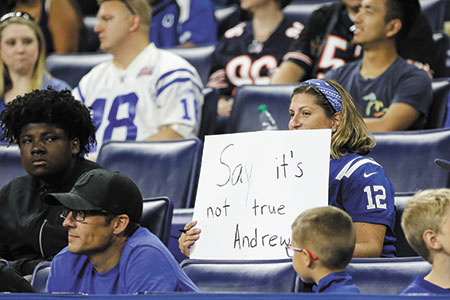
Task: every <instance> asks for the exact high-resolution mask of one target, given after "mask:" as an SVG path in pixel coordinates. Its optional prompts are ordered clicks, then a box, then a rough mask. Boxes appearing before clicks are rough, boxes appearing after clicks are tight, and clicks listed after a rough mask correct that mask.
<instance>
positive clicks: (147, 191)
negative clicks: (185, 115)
mask: <svg viewBox="0 0 450 300" xmlns="http://www.w3.org/2000/svg"><path fill="white" fill-rule="evenodd" d="M202 148H203V143H202V142H201V141H200V140H199V139H185V140H174V141H152V142H149V141H144V142H131V141H125V142H123V141H120V142H119V141H110V142H107V143H105V144H103V146H102V147H101V149H100V152H99V154H98V159H97V162H98V163H99V164H100V165H101V166H103V167H104V168H107V169H109V170H112V171H120V172H122V173H124V174H126V175H127V176H129V177H130V178H131V179H132V180H133V181H134V182H135V183H136V184H137V186H138V187H139V189H140V191H141V193H142V196H143V197H144V198H148V197H158V196H167V197H169V199H170V200H172V201H173V203H174V207H176V208H180V207H190V206H192V205H193V204H194V199H195V192H196V184H197V178H198V173H199V169H200V160H201V153H202Z"/></svg>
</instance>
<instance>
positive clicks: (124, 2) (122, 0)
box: [120, 0, 136, 15]
mask: <svg viewBox="0 0 450 300" xmlns="http://www.w3.org/2000/svg"><path fill="white" fill-rule="evenodd" d="M120 2H122V3H123V4H125V6H126V7H127V8H128V10H129V11H130V13H131V14H132V15H135V14H136V12H135V11H134V9H133V8H132V7H131V5H130V4H129V3H128V2H127V0H120Z"/></svg>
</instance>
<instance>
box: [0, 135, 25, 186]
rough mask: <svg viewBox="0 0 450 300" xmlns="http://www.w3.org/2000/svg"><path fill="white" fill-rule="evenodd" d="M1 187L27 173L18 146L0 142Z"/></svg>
mask: <svg viewBox="0 0 450 300" xmlns="http://www.w3.org/2000/svg"><path fill="white" fill-rule="evenodd" d="M0 174H1V176H0V188H2V187H3V186H4V185H6V184H7V183H8V182H10V181H11V180H13V179H14V178H16V177H20V176H23V175H26V174H27V172H26V171H25V169H24V168H23V167H22V162H21V160H20V152H19V148H18V147H17V146H9V147H8V146H7V145H6V144H4V145H3V144H0Z"/></svg>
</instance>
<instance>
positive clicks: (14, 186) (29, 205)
mask: <svg viewBox="0 0 450 300" xmlns="http://www.w3.org/2000/svg"><path fill="white" fill-rule="evenodd" d="M0 125H1V127H2V129H3V130H4V132H3V135H2V136H1V139H6V140H7V141H8V142H9V143H10V144H12V143H14V144H18V145H19V148H20V158H21V160H22V165H23V168H24V169H25V170H26V171H27V173H28V175H25V176H22V177H19V178H16V179H14V180H12V181H11V182H10V183H8V184H7V185H5V186H3V187H2V189H1V190H0V207H1V210H0V257H1V258H4V259H6V260H7V261H9V263H10V264H12V265H13V266H14V267H15V268H16V269H17V270H18V271H19V272H20V274H22V275H28V274H31V273H32V272H33V270H34V267H35V266H36V265H37V264H38V263H39V262H41V261H43V260H49V259H51V258H52V257H53V256H54V255H55V254H56V253H58V252H59V251H60V250H61V249H62V248H63V247H65V246H66V245H67V232H66V230H65V229H64V228H63V227H62V220H61V218H60V217H59V214H60V212H61V206H60V207H58V206H48V205H47V204H45V203H44V202H43V199H42V198H41V197H42V196H43V195H45V194H46V193H51V192H68V191H69V190H70V189H71V188H72V186H73V184H74V183H75V181H76V180H77V178H78V177H79V176H80V175H81V174H83V173H84V172H86V171H88V170H92V169H95V168H99V166H98V165H97V164H95V163H93V162H91V161H87V160H85V159H84V158H83V155H84V154H85V153H88V152H89V150H90V148H91V146H92V143H95V127H94V124H93V123H92V120H91V116H90V112H89V110H88V109H87V108H86V107H85V106H84V105H82V104H81V102H79V101H77V100H75V99H74V98H73V97H72V95H71V94H70V91H68V90H65V91H60V92H57V91H54V90H34V91H32V92H31V93H28V94H25V95H24V96H19V97H17V98H16V99H15V100H14V101H12V102H11V103H9V104H8V105H7V106H6V108H5V110H4V111H3V112H2V113H1V115H0Z"/></svg>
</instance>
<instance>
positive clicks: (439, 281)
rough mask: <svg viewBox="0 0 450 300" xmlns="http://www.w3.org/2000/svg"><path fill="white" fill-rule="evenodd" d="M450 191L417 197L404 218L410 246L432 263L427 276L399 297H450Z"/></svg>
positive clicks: (420, 194)
mask: <svg viewBox="0 0 450 300" xmlns="http://www.w3.org/2000/svg"><path fill="white" fill-rule="evenodd" d="M449 213H450V189H447V188H445V189H434V190H425V191H422V192H419V193H417V194H416V195H414V197H413V199H412V200H411V201H410V202H409V203H408V204H407V205H406V207H405V209H404V211H403V216H402V228H403V231H404V233H405V236H406V239H407V240H408V243H409V244H410V245H411V247H412V248H413V249H414V250H415V251H416V252H417V253H419V254H420V256H422V257H423V259H425V260H426V261H428V262H429V263H431V264H432V268H431V272H430V273H429V274H428V275H426V276H425V277H416V278H415V279H414V280H413V282H411V283H410V284H409V285H408V286H407V287H406V288H405V289H404V290H403V291H402V292H401V293H400V294H402V295H404V294H426V295H432V294H447V295H450V290H449V289H450V273H449V266H450V218H449V216H450V214H449Z"/></svg>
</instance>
